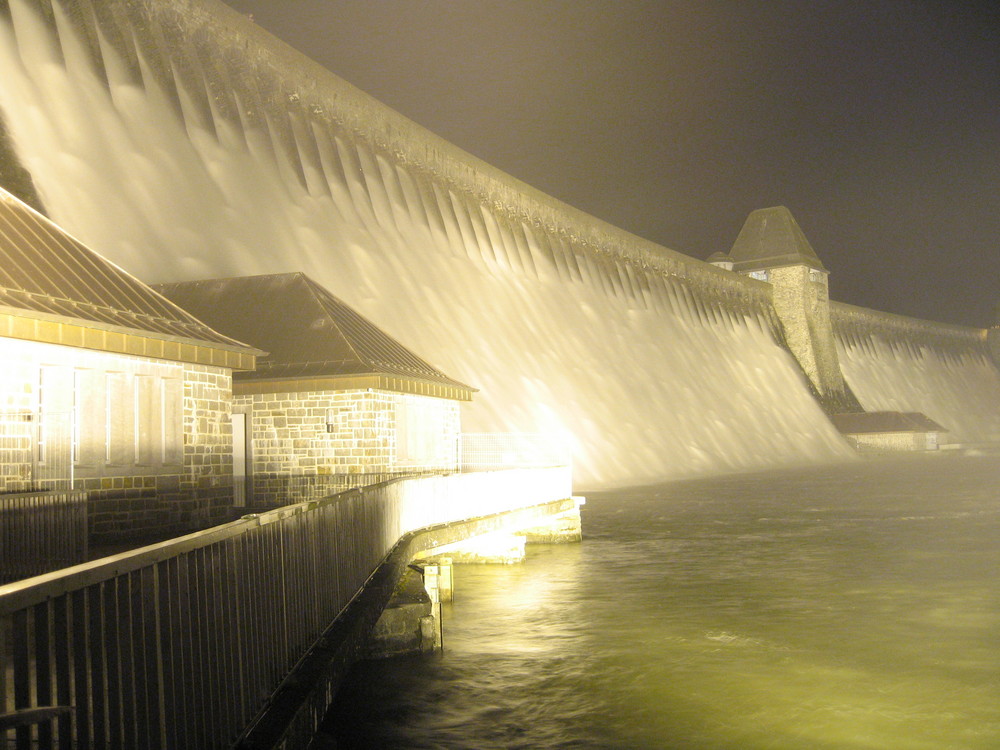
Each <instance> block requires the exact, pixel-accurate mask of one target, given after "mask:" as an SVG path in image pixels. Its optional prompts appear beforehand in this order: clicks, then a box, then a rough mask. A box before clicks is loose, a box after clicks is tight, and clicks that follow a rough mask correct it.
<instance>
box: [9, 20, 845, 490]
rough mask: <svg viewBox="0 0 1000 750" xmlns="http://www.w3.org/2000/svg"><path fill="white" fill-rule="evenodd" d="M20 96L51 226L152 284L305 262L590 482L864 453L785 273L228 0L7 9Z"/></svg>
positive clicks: (501, 424)
mask: <svg viewBox="0 0 1000 750" xmlns="http://www.w3.org/2000/svg"><path fill="white" fill-rule="evenodd" d="M5 7H6V9H7V12H6V13H5V12H3V10H0V71H2V75H0V108H2V112H3V115H4V117H5V119H6V121H7V125H8V129H9V131H10V133H11V134H12V137H13V140H14V143H15V145H16V150H17V153H18V156H19V158H20V160H21V162H22V163H23V165H24V166H25V167H26V168H27V169H28V170H29V171H30V172H31V174H32V176H33V178H34V181H35V185H36V187H37V188H38V191H39V193H40V195H41V197H42V200H43V201H44V203H45V205H46V207H47V208H48V210H49V212H50V214H51V216H52V218H53V219H54V220H55V221H57V222H58V223H59V224H61V225H62V226H63V227H64V228H66V229H67V230H68V231H70V232H71V233H73V234H75V235H76V236H78V237H79V238H80V239H81V240H83V241H84V242H86V243H87V244H89V245H90V246H91V247H93V248H94V249H96V250H97V251H99V252H100V253H102V254H103V255H105V256H106V257H108V258H110V259H111V260H113V261H115V262H117V263H119V264H120V265H122V266H123V267H124V268H126V269H127V270H129V271H130V272H132V273H134V274H136V275H137V276H138V277H140V278H141V279H143V280H145V281H149V282H158V281H174V280H189V279H193V278H206V277H222V276H234V275H247V274H255V273H272V272H287V271H304V272H305V273H307V274H309V275H310V276H312V277H313V278H314V279H316V280H317V281H318V282H319V283H321V284H323V285H324V286H326V287H328V288H329V289H330V290H331V291H332V292H333V293H334V294H336V295H337V296H339V297H341V298H342V299H344V300H345V301H346V302H348V303H349V304H351V305H352V306H354V307H355V308H356V309H357V310H358V311H359V312H361V313H362V314H364V315H366V316H367V317H369V318H370V319H371V320H372V321H373V322H375V323H376V324H377V325H379V326H381V327H382V328H384V329H385V330H387V331H388V332H389V333H390V334H391V335H393V336H394V337H396V338H397V339H399V340H400V341H401V342H402V343H404V344H405V345H406V346H408V347H410V348H412V349H413V350H414V351H415V352H417V353H418V354H419V355H420V356H422V357H424V358H425V359H427V360H429V361H430V362H431V363H433V364H434V365H435V366H437V367H439V368H441V369H442V370H444V371H445V372H447V373H448V374H449V375H451V376H452V377H455V378H457V379H459V380H461V381H463V382H467V383H470V384H472V385H474V386H476V387H478V388H480V389H481V394H480V395H479V397H478V398H477V400H476V402H475V403H474V404H473V405H472V406H471V407H470V408H469V409H468V410H467V412H466V414H465V417H464V418H465V424H466V427H467V429H470V430H472V431H493V430H499V431H511V432H541V433H545V434H548V435H549V436H551V438H552V439H553V440H556V441H560V442H563V443H566V444H568V446H569V447H570V448H571V449H572V451H573V454H574V456H575V459H576V465H577V467H578V479H579V481H580V482H581V483H583V484H585V485H589V486H594V485H601V484H612V483H621V482H624V481H639V480H644V479H645V480H652V479H654V478H662V477H669V476H683V475H688V474H695V473H700V472H708V471H719V470H724V471H728V470H740V469H747V468H752V467H758V466H772V465H780V464H787V463H795V462H808V461H822V460H830V459H834V458H843V457H845V456H846V455H847V454H846V451H847V449H846V448H845V446H844V444H843V442H842V441H841V439H840V437H839V436H838V435H837V434H836V432H835V431H834V430H833V429H832V427H831V426H830V425H829V423H828V422H827V421H826V420H825V419H824V418H823V415H822V413H821V412H820V410H819V408H817V406H816V404H815V403H814V402H813V400H812V398H811V397H810V395H809V393H808V390H807V388H806V386H805V384H804V380H803V376H802V374H801V372H800V371H799V369H798V367H797V365H796V363H795V362H794V361H793V360H792V358H791V357H790V356H789V355H788V354H787V352H786V351H785V350H784V349H783V348H782V346H781V345H780V344H779V343H778V341H777V340H776V337H777V335H778V334H776V330H777V329H776V323H775V320H774V317H773V312H772V311H771V309H770V306H769V303H768V301H767V290H766V285H763V284H760V283H757V282H753V281H749V280H745V279H740V278H738V277H736V276H734V275H732V274H727V273H725V272H722V271H718V270H717V269H714V268H712V267H710V266H708V265H706V264H703V263H699V262H697V261H694V260H692V259H689V258H685V257H684V256H681V255H679V254H677V253H673V252H671V251H669V250H666V249H664V248H659V247H656V246H653V245H651V244H650V243H647V242H644V241H642V240H640V239H639V238H636V237H633V236H631V235H628V234H627V233H625V232H621V231H620V230H616V229H614V228H613V227H609V226H607V225H604V224H602V223H601V222H599V221H597V220H595V219H593V218H591V217H588V216H586V215H584V214H582V213H580V212H577V211H575V210H573V209H571V208H570V207H568V206H564V205H562V204H560V203H558V202H557V201H555V200H553V199H551V198H548V197H547V196H544V195H541V194H540V193H537V191H533V190H532V189H530V188H529V187H527V186H524V185H522V184H520V183H518V182H517V181H515V180H513V179H512V178H509V177H507V176H506V175H502V174H501V173H499V172H497V171H496V170H493V169H492V168H490V167H489V166H488V165H485V164H482V163H481V162H478V161H477V160H475V159H474V158H473V157H471V156H468V155H467V154H463V153H462V152H460V151H458V149H456V148H454V147H453V146H450V144H447V143H445V142H443V141H441V140H440V139H436V138H435V137H434V136H432V135H431V134H429V133H426V132H424V131H423V130H421V129H420V128H418V127H417V126H416V125H414V124H413V123H411V122H409V121H406V120H405V119H404V118H402V117H400V116H399V115H397V114H395V113H393V112H392V111H391V110H388V109H387V108H385V107H383V106H382V105H380V104H378V103H377V102H375V101H374V100H370V99H369V98H367V97H366V96H365V95H363V94H362V93H361V92H358V91H357V90H355V89H353V87H350V86H349V84H346V83H345V82H343V81H341V80H340V79H338V78H336V77H335V76H333V75H332V74H329V73H327V72H326V71H323V70H321V69H319V68H318V67H317V66H315V65H313V64H311V63H310V62H309V61H307V60H306V59H305V58H300V57H297V56H296V55H295V54H294V53H293V52H292V51H290V50H288V49H286V48H284V47H283V46H282V45H281V44H280V43H279V42H277V40H274V39H273V38H271V37H269V36H268V35H267V34H266V33H265V32H263V31H262V30H260V29H258V28H256V27H255V26H254V25H253V24H251V23H249V22H248V21H247V20H246V19H244V18H241V17H240V16H239V15H238V14H235V13H233V12H232V11H231V10H230V9H228V8H226V7H225V6H223V5H221V4H220V3H216V2H214V0H191V1H189V2H177V3H171V2H160V1H159V0H158V1H157V2H151V1H147V2H138V3H135V2H124V1H120V0H108V1H107V2H101V3H91V2H85V1H84V0H46V2H43V3H38V2H33V1H32V0H8V2H7V3H6V4H5Z"/></svg>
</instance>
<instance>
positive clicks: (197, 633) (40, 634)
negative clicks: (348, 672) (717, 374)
mask: <svg viewBox="0 0 1000 750" xmlns="http://www.w3.org/2000/svg"><path fill="white" fill-rule="evenodd" d="M570 494H571V489H570V474H569V471H568V469H567V468H565V467H563V468H555V469H536V470H518V471H506V472H489V473H482V474H454V475H450V476H432V477H421V478H412V479H399V480H394V481H390V482H386V483H382V484H379V485H375V486H373V487H368V488H364V489H355V490H350V491H347V492H344V493H341V494H340V495H337V496H334V497H331V498H327V499H324V500H320V501H312V502H306V503H299V504H297V505H291V506H287V507H284V508H279V509H276V510H272V511H268V512H266V513H261V514H259V515H252V516H248V517H245V518H244V519H242V520H239V521H234V522H232V523H229V524H225V525H223V526H218V527H216V528H214V529H209V530H207V531H203V532H199V533H196V534H191V535H188V536H185V537H180V538H178V539H174V540H170V541H168V542H163V543H161V544H156V545H151V546H149V547H144V548H142V549H139V550H134V551H131V552H127V553H123V554H121V555H117V556H114V557H109V558H104V559H102V560H96V561H93V562H90V563H86V564H83V565H78V566H76V567H73V568H69V569H66V570H62V571H57V572H54V573H49V574H46V575H44V576H39V577H37V578H32V579H28V580H25V581H19V582H17V583H13V584H8V585H6V586H0V715H4V714H6V715H7V717H15V719H16V717H18V716H25V715H26V713H27V714H31V715H32V716H35V715H37V716H38V717H41V718H39V721H38V722H37V723H31V722H29V721H25V722H18V721H16V720H11V721H8V722H6V723H0V742H2V743H3V744H4V745H5V746H6V745H7V744H8V743H11V742H13V743H14V746H15V747H17V748H19V750H20V749H24V750H26V749H27V748H40V749H41V750H45V749H46V748H55V747H59V748H64V747H74V748H79V749H80V750H87V749H90V748H92V749H94V750H98V749H100V748H105V747H119V748H142V749H143V750H146V749H149V750H155V749H157V748H170V749H173V748H177V749H181V748H183V749H190V750H194V749H196V748H211V747H226V746H229V745H230V744H232V743H233V741H234V740H235V739H236V738H237V737H238V736H239V734H240V732H241V731H242V730H243V728H244V727H245V726H247V725H248V724H249V722H250V721H251V720H252V719H253V718H254V716H256V715H257V713H258V712H259V711H260V709H261V708H262V707H263V706H264V704H265V702H266V701H267V699H268V696H270V694H271V692H272V691H273V690H274V689H275V687H276V686H277V685H278V684H279V682H280V681H281V679H282V677H283V676H284V675H285V674H287V673H288V672H289V670H290V669H291V668H292V666H293V665H294V664H295V662H296V661H297V660H298V659H299V658H300V657H301V656H302V655H303V654H304V653H305V652H306V650H307V649H308V648H309V646H310V645H311V644H312V643H313V642H314V641H315V640H316V639H317V638H318V637H319V635H320V634H321V633H322V632H323V631H324V629H325V628H326V627H327V626H328V625H329V624H330V623H331V622H332V621H333V620H334V619H335V618H336V617H337V615H338V613H340V612H341V611H342V610H343V609H344V608H345V606H346V605H347V604H348V603H349V602H350V601H351V600H352V599H353V598H354V597H355V596H356V595H357V594H358V592H359V591H361V590H362V588H363V586H364V584H365V581H366V580H367V579H368V578H369V576H370V575H371V573H372V571H374V570H375V569H376V568H377V566H378V565H379V563H380V562H381V560H383V559H384V558H385V556H386V555H387V554H388V552H389V551H390V550H391V549H392V547H393V545H394V544H395V543H396V541H397V540H398V539H399V538H400V537H401V536H402V535H403V534H405V533H407V532H409V531H413V530H416V529H419V528H424V527H427V526H431V525H435V524H440V523H446V522H450V521H457V520H461V519H466V518H475V517H479V516H483V515H488V514H491V513H498V512H502V511H505V510H511V509H514V508H520V507H527V506H531V505H534V504H539V503H543V502H549V501H552V500H556V499H560V498H564V497H568V496H569V495H570ZM66 707H72V711H67V710H65V708H66ZM34 709H52V710H51V711H45V710H40V711H33V710H34ZM7 727H9V728H7Z"/></svg>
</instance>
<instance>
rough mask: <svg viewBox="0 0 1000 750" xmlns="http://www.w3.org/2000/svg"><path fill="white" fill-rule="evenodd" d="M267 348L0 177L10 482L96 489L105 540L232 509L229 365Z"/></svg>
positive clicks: (1, 381) (91, 505)
mask: <svg viewBox="0 0 1000 750" xmlns="http://www.w3.org/2000/svg"><path fill="white" fill-rule="evenodd" d="M259 353H260V352H258V351H256V350H254V349H252V348H250V347H247V346H246V345H244V344H241V343H240V342H238V341H235V340H233V339H231V338H228V337H226V336H224V335H221V334H219V333H217V332H216V331H214V330H212V329H211V328H209V327H208V326H206V325H204V324H203V323H201V322H200V321H199V320H197V319H195V318H194V317H192V316H191V315H190V314H189V313H187V312H185V311H184V310H182V309H180V308H179V307H177V305H175V304H173V303H172V302H170V301H168V300H166V299H164V298H163V297H162V296H160V295H159V294H157V293H156V292H154V291H153V290H152V289H150V288H149V287H148V286H146V285H145V284H143V283H142V282H140V281H138V280H137V279H135V278H134V277H132V276H130V275H129V274H128V273H126V272H125V271H123V270H122V269H120V268H118V267H117V266H115V265H114V264H112V263H110V262H108V261H106V260H104V259H103V258H102V257H101V256H99V255H98V254H97V253H95V252H93V251H92V250H90V249H88V248H87V247H85V246H84V245H83V244H81V243H80V242H78V241H77V240H75V239H74V238H72V237H70V236H69V235H67V234H66V233H65V232H63V231H62V230H60V229H59V228H58V227H57V226H56V225H55V224H53V223H52V222H51V221H49V220H48V219H46V218H45V217H43V216H42V215H41V214H39V213H37V212H36V211H35V210H33V209H32V208H30V207H29V206H27V205H26V204H24V203H23V202H21V201H20V200H19V199H17V198H15V197H14V196H13V195H11V194H10V193H8V192H6V191H4V190H2V189H0V357H2V359H3V366H2V367H0V394H2V395H0V399H2V400H0V492H4V493H18V492H29V491H37V490H50V489H77V490H86V491H87V495H88V500H87V502H88V516H89V525H90V532H91V539H92V541H96V542H102V541H113V540H116V539H125V538H127V539H130V540H135V539H138V538H142V537H143V536H146V535H156V536H163V535H168V534H176V533H179V532H183V531H187V530H193V529H196V528H201V527H205V526H209V525H212V524H214V523H218V522H219V521H221V520H226V519H228V517H229V516H230V514H231V505H232V439H231V428H230V408H231V398H232V391H231V380H232V372H233V371H234V370H249V369H252V368H253V367H254V360H255V357H256V355H257V354H259Z"/></svg>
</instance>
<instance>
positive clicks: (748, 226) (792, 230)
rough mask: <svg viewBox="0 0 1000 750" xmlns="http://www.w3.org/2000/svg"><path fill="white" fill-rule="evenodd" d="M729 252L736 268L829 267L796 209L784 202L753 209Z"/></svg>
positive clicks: (749, 269)
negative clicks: (790, 207) (820, 257)
mask: <svg viewBox="0 0 1000 750" xmlns="http://www.w3.org/2000/svg"><path fill="white" fill-rule="evenodd" d="M729 254H730V255H731V256H732V259H733V262H734V264H735V265H734V267H733V270H735V271H752V270H756V269H760V268H774V267H775V266H791V265H797V264H803V265H806V266H809V267H811V268H816V269H818V270H820V271H825V270H826V268H824V267H823V264H822V263H821V262H820V259H819V257H818V256H817V255H816V252H815V251H814V250H813V249H812V245H810V244H809V240H807V239H806V236H805V234H803V232H802V230H801V229H800V228H799V225H798V223H797V222H796V221H795V217H793V216H792V212H791V211H789V210H788V209H787V208H785V207H784V206H773V207H772V208H759V209H757V210H756V211H751V212H750V215H749V216H748V217H747V220H746V221H745V222H744V223H743V228H742V229H741V230H740V233H739V235H738V236H737V237H736V242H735V243H733V249H732V251H731V252H730V253H729Z"/></svg>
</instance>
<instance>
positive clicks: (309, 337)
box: [156, 273, 475, 400]
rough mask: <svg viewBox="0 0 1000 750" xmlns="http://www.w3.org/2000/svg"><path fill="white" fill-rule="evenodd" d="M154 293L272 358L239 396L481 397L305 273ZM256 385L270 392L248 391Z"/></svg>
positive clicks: (182, 285)
mask: <svg viewBox="0 0 1000 750" xmlns="http://www.w3.org/2000/svg"><path fill="white" fill-rule="evenodd" d="M156 289H158V290H159V291H160V292H161V293H162V294H163V295H164V296H166V297H168V298H170V299H171V300H173V301H174V302H176V303H177V304H178V305H180V306H182V307H184V308H185V309H187V310H190V311H191V312H193V313H194V314H195V315H197V316H198V317H199V318H202V319H204V320H207V321H208V322H209V323H210V324H211V325H212V326H213V327H214V328H216V329H218V330H220V331H223V332H224V333H226V334H228V335H230V336H234V337H238V338H240V339H243V340H246V341H250V342H251V343H252V344H253V345H254V346H256V347H259V348H260V349H264V350H266V351H267V352H269V354H268V355H267V356H265V357H261V358H259V359H258V360H257V370H256V371H254V372H247V373H241V374H240V375H239V378H238V380H239V382H240V383H241V384H243V387H242V390H240V391H239V392H241V393H245V392H268V391H272V390H283V391H288V390H327V389H331V388H343V387H351V388H353V387H379V388H384V389H387V390H396V391H403V392H407V393H424V394H427V395H436V396H441V397H444V398H453V399H458V400H469V399H470V398H471V394H472V393H473V392H474V391H475V389H474V388H471V387H469V386H467V385H465V384H463V383H460V382H458V381H457V380H452V379H451V378H449V377H448V376H447V375H445V374H444V373H442V372H441V371H440V370H438V369H436V368H434V367H432V366H431V365H430V364H428V363H427V362H425V361H424V360H422V359H421V358H420V357H418V356H416V355H415V354H413V352H411V351H410V350H409V349H407V348H406V347H404V346H403V345H402V344H400V343H399V342H398V341H396V340H395V339H393V338H391V337H390V336H389V335H388V334H386V333H385V332H383V331H382V330H380V329H379V328H378V327H376V326H375V325H374V324H372V323H371V322H370V321H368V320H367V319H365V318H363V317H362V316H361V315H359V314H358V313H356V312H355V311H354V310H352V309H351V308H350V307H348V306H347V305H346V304H344V302H342V301H341V300H339V299H337V298H336V297H334V296H333V295H332V294H330V292H328V291H327V290H326V289H324V288H323V287H321V286H320V285H319V284H317V283H316V282H315V281H313V280H312V279H310V278H309V277H308V276H306V275H305V274H302V273H287V274H274V275H265V276H242V277H238V278H229V279H207V280H203V281H190V282H179V283H173V284H158V285H156ZM366 378H367V380H366ZM372 378H374V380H373V379H372ZM254 381H257V382H260V381H267V383H268V385H266V386H265V385H264V384H263V383H261V384H260V385H259V386H258V387H256V388H251V387H249V386H247V385H246V384H247V383H250V382H254ZM278 381H282V382H280V383H279V382H278ZM235 387H236V385H235V384H234V388H235Z"/></svg>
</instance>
